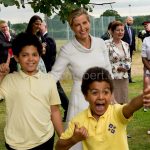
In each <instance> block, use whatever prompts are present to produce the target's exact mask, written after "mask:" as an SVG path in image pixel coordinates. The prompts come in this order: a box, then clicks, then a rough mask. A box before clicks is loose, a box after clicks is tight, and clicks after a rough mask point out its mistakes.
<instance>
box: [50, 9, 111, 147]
mask: <svg viewBox="0 0 150 150" xmlns="http://www.w3.org/2000/svg"><path fill="white" fill-rule="evenodd" d="M68 23H69V25H70V27H71V30H72V31H73V32H74V38H73V39H72V40H71V41H70V42H68V43H67V44H65V45H64V46H62V47H61V49H60V53H59V54H58V57H57V58H56V61H55V63H54V65H53V67H52V71H51V72H50V73H51V74H52V76H53V77H54V78H55V80H56V81H58V80H60V78H61V77H62V75H63V73H64V71H65V69H66V68H67V67H68V69H69V70H70V72H71V75H72V78H73V87H72V90H71V95H70V100H69V106H68V112H67V121H69V120H71V119H72V118H73V117H74V116H75V115H76V114H77V113H79V112H81V111H82V110H83V109H85V108H87V107H88V102H87V101H85V98H84V96H83V94H82V92H81V81H82V76H83V74H84V72H85V71H86V70H87V69H88V68H89V67H93V66H100V67H104V68H106V69H107V70H108V71H109V72H110V73H111V74H112V71H111V64H110V61H109V56H108V50H107V48H106V45H105V42H104V40H102V39H100V38H96V37H93V36H91V35H90V18H89V15H88V13H87V11H86V10H85V9H83V8H77V9H75V10H73V11H72V12H71V13H70V14H69V16H68ZM67 124H68V123H67ZM73 149H74V150H81V149H82V146H81V143H80V144H77V145H75V146H74V147H73V148H71V150H73Z"/></svg>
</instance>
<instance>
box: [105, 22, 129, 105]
mask: <svg viewBox="0 0 150 150" xmlns="http://www.w3.org/2000/svg"><path fill="white" fill-rule="evenodd" d="M111 33H112V39H110V40H106V41H105V43H106V45H107V48H108V49H109V59H110V63H111V66H112V73H113V76H114V80H113V82H114V98H115V100H116V101H117V102H118V103H119V104H124V103H127V102H128V70H129V69H130V65H131V58H130V50H129V45H128V43H126V42H124V41H122V40H121V39H122V38H123V36H124V24H123V23H121V22H120V21H114V22H113V23H112V25H111Z"/></svg>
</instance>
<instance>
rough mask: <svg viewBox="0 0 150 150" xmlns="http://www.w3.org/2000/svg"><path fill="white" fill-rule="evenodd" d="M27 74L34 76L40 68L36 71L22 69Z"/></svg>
mask: <svg viewBox="0 0 150 150" xmlns="http://www.w3.org/2000/svg"><path fill="white" fill-rule="evenodd" d="M21 70H22V71H23V72H24V73H25V74H27V75H29V76H33V75H35V74H36V73H37V72H38V71H39V70H35V71H31V72H29V71H24V70H23V69H21Z"/></svg>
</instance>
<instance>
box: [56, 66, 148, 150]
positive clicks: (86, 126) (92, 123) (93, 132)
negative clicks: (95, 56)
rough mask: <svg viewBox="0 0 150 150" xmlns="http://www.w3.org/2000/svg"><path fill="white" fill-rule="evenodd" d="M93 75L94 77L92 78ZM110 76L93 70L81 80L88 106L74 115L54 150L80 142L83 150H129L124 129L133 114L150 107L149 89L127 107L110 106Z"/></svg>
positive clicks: (60, 149) (106, 72)
mask: <svg viewBox="0 0 150 150" xmlns="http://www.w3.org/2000/svg"><path fill="white" fill-rule="evenodd" d="M93 74H94V77H93ZM113 89H114V88H113V82H112V78H111V75H110V74H109V72H108V71H107V70H106V69H104V68H99V67H92V68H90V69H88V70H87V71H86V72H85V74H84V75H83V78H82V85H81V90H82V93H83V94H84V97H85V99H86V101H87V102H88V103H89V107H88V108H87V109H85V110H83V111H82V112H80V113H79V114H78V115H76V116H75V117H74V118H73V119H72V120H71V121H70V123H69V127H68V128H67V129H66V131H65V132H64V133H62V134H61V137H60V138H59V139H58V141H57V142H56V150H68V149H69V148H70V147H72V146H73V145H74V144H76V143H78V142H80V141H82V145H83V148H82V150H99V149H100V150H109V149H110V150H120V149H121V150H128V149H129V147H128V141H127V135H126V128H127V125H128V123H129V121H130V120H131V118H132V116H133V114H134V112H136V111H137V110H139V109H140V108H141V107H143V105H145V106H149V107H150V88H147V89H145V91H144V92H143V93H142V94H141V95H139V96H137V97H135V98H133V99H132V100H131V101H130V102H129V103H128V104H125V105H120V104H114V105H111V104H110V102H111V97H112V93H113Z"/></svg>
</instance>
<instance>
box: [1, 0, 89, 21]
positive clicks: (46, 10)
mask: <svg viewBox="0 0 150 150" xmlns="http://www.w3.org/2000/svg"><path fill="white" fill-rule="evenodd" d="M89 2H90V0H0V4H3V5H4V6H5V7H7V6H13V5H16V6H17V8H20V7H21V6H22V7H23V8H25V7H26V5H30V6H31V8H32V9H33V10H34V12H35V13H36V12H40V13H43V14H46V15H47V16H51V15H52V14H53V13H57V14H58V15H59V16H60V19H61V20H62V21H63V22H65V20H66V18H67V16H68V14H69V13H70V11H72V10H73V9H75V8H78V7H81V6H82V7H84V8H86V9H88V10H90V11H92V8H91V7H90V6H89V5H88V4H89Z"/></svg>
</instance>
